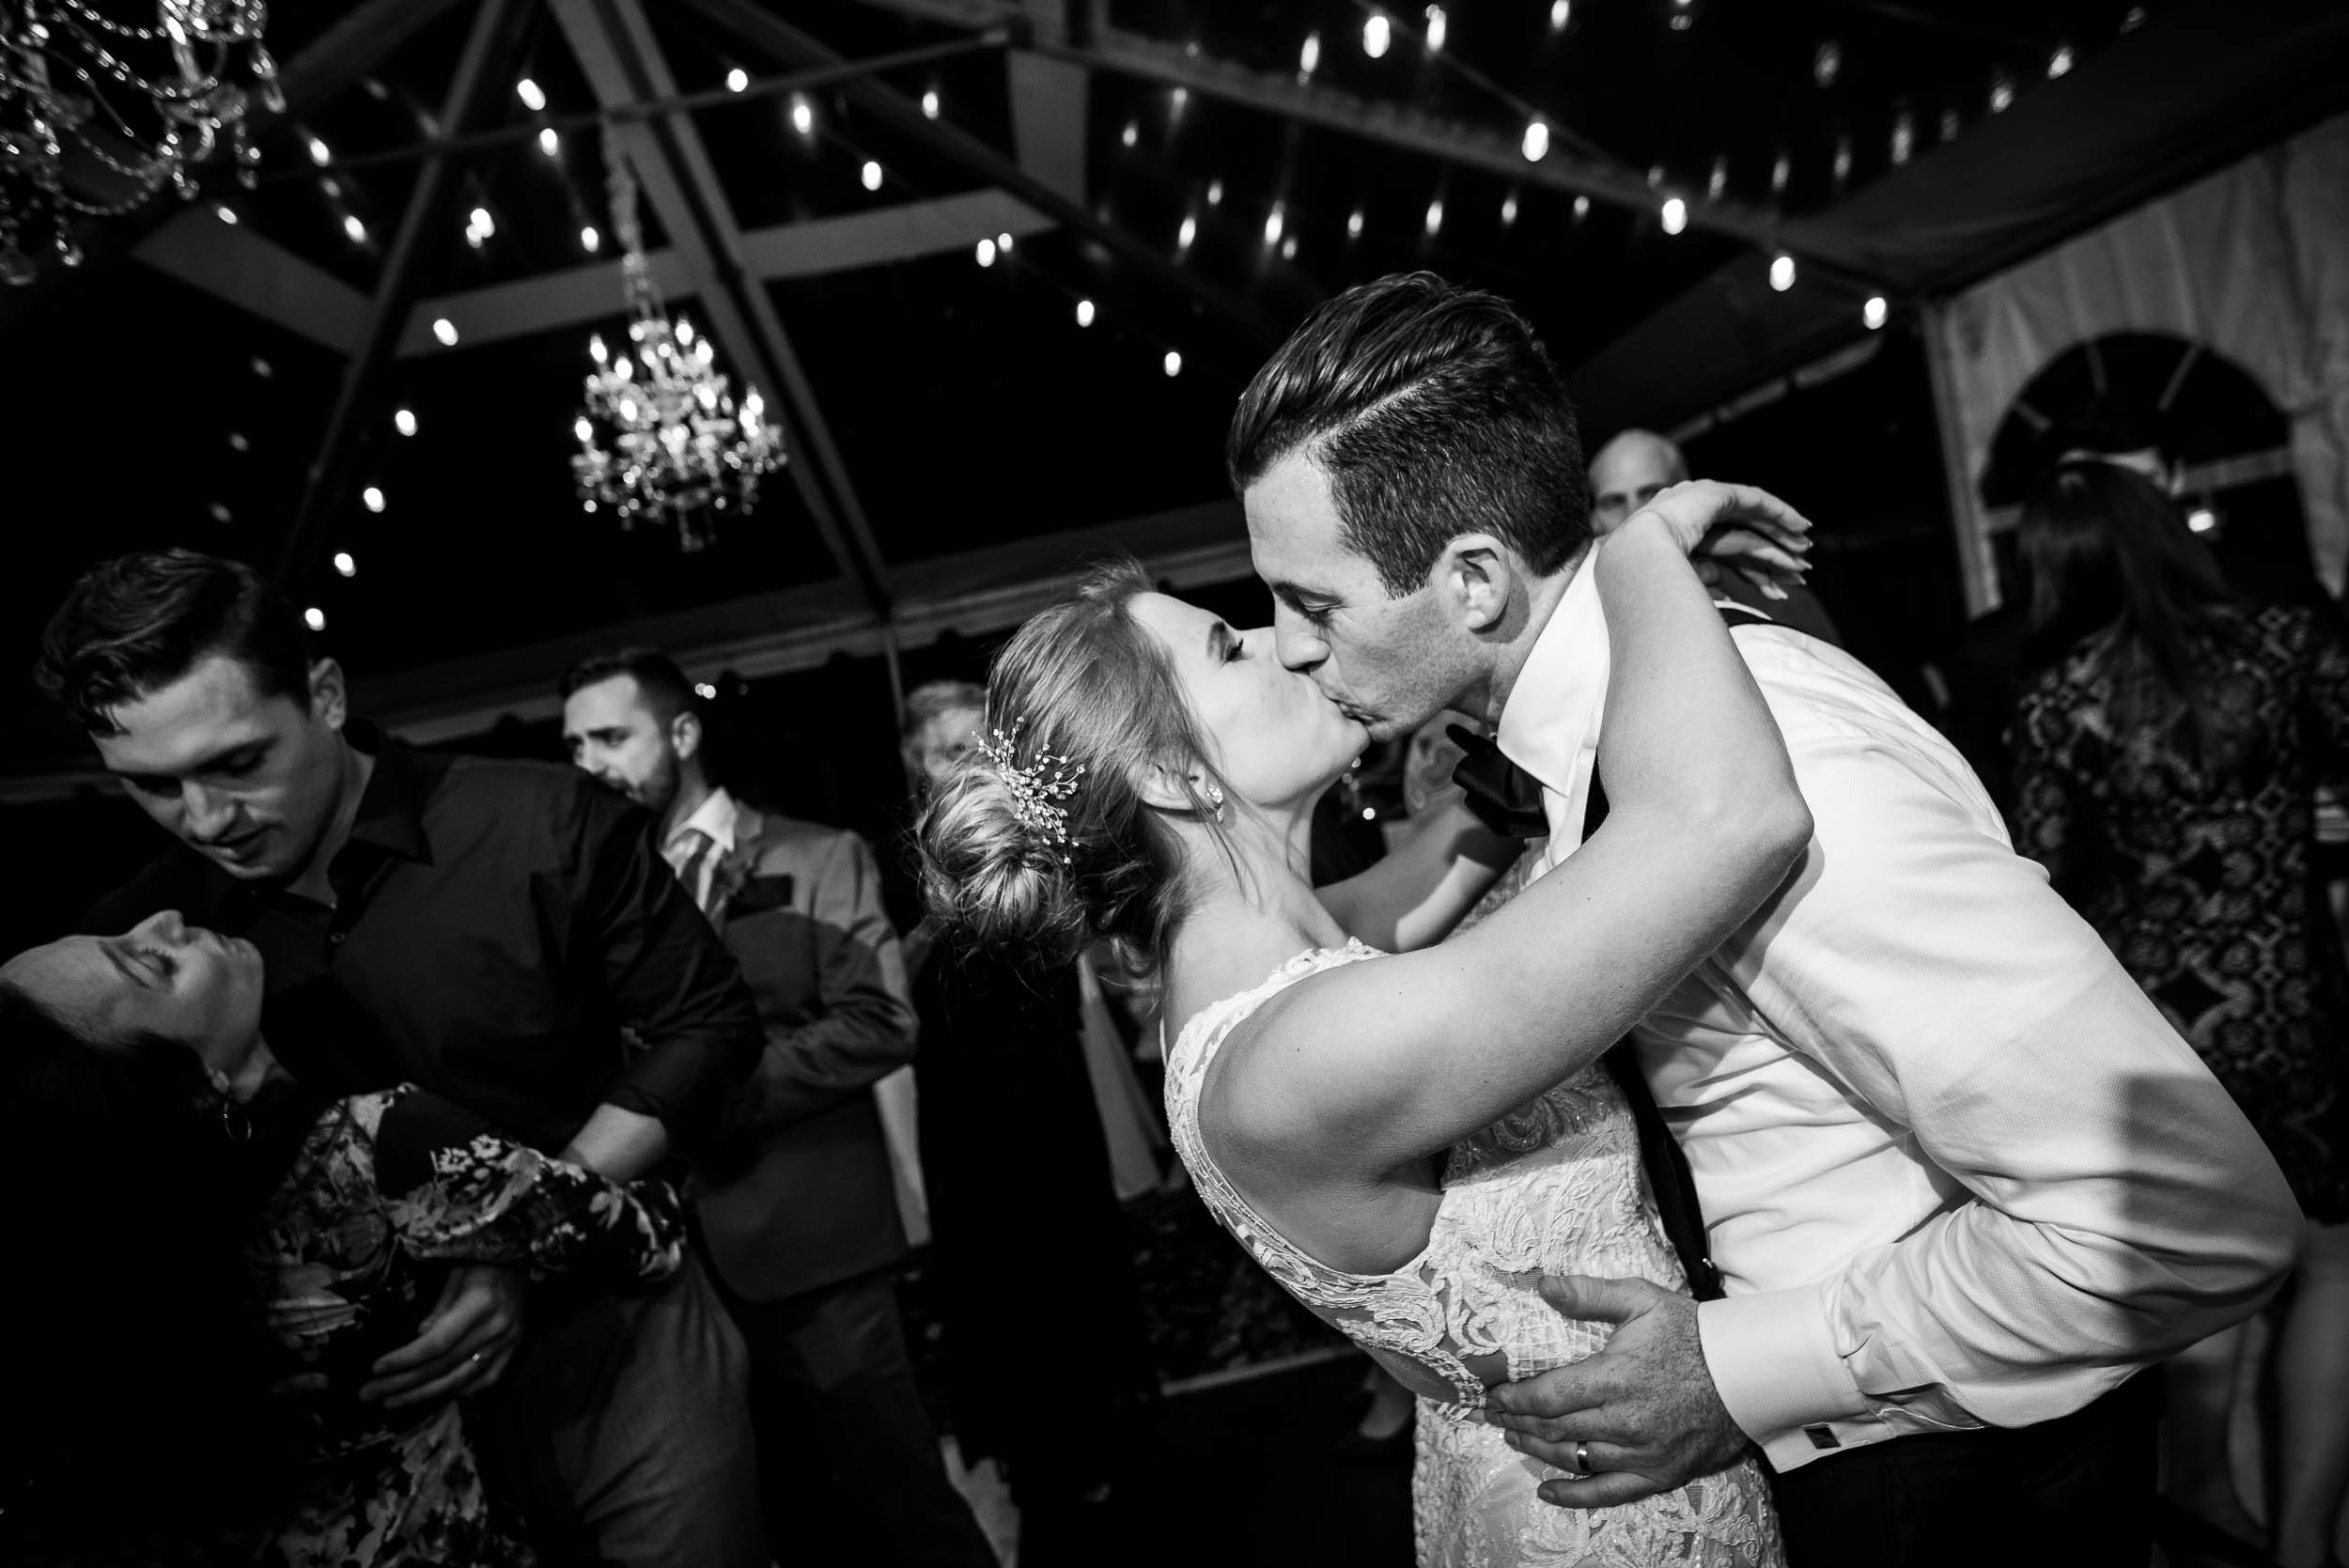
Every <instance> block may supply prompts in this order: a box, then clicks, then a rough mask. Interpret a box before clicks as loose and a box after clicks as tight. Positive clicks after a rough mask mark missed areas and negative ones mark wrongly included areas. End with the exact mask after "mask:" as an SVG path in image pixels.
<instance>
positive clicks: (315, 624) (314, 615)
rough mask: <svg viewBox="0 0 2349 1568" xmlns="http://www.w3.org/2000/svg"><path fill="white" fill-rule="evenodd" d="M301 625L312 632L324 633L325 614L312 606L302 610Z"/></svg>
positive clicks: (315, 606)
mask: <svg viewBox="0 0 2349 1568" xmlns="http://www.w3.org/2000/svg"><path fill="white" fill-rule="evenodd" d="M302 624H303V626H306V627H308V628H309V629H311V630H312V631H324V630H325V629H326V612H325V611H323V610H320V609H319V607H318V606H317V605H315V604H314V605H312V606H310V608H309V609H307V610H304V611H303V613H302Z"/></svg>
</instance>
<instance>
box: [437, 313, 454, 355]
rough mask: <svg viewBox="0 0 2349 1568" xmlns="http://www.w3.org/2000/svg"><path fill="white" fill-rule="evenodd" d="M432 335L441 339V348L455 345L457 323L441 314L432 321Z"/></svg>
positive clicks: (449, 347) (450, 347)
mask: <svg viewBox="0 0 2349 1568" xmlns="http://www.w3.org/2000/svg"><path fill="white" fill-rule="evenodd" d="M432 335H433V336H435V337H437V338H439V339H440V340H441V347H443V349H454V348H456V347H457V323H456V322H454V321H452V320H450V319H449V318H447V317H445V316H443V317H441V318H438V319H437V320H435V321H434V322H433V323H432Z"/></svg>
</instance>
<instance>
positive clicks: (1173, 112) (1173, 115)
mask: <svg viewBox="0 0 2349 1568" xmlns="http://www.w3.org/2000/svg"><path fill="white" fill-rule="evenodd" d="M1189 104H1190V88H1189V87H1176V88H1175V90H1174V91H1173V92H1171V93H1168V94H1167V95H1166V117H1167V118H1168V119H1170V120H1178V119H1181V118H1182V117H1183V110H1184V109H1185V108H1186V107H1187V106H1189Z"/></svg>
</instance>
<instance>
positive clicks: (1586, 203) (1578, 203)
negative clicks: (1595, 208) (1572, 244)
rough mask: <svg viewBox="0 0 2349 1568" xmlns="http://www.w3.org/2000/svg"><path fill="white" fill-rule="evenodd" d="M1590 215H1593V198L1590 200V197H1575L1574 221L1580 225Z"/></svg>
mask: <svg viewBox="0 0 2349 1568" xmlns="http://www.w3.org/2000/svg"><path fill="white" fill-rule="evenodd" d="M1590 215H1591V198H1590V197H1588V196H1577V197H1575V198H1574V221H1575V222H1576V223H1578V224H1579V223H1580V222H1581V221H1582V220H1583V219H1585V218H1587V217H1589V216H1590Z"/></svg>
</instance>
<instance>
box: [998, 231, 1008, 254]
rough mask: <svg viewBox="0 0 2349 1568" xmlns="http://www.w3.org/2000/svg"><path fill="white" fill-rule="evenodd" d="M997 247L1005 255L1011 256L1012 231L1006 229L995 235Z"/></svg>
mask: <svg viewBox="0 0 2349 1568" xmlns="http://www.w3.org/2000/svg"><path fill="white" fill-rule="evenodd" d="M995 248H996V249H997V250H999V251H1001V252H1003V254H1004V255H1005V256H1009V255H1010V254H1011V233H1010V231H1009V230H1005V231H1004V232H1003V233H1002V234H999V235H997V236H996V237H995Z"/></svg>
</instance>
